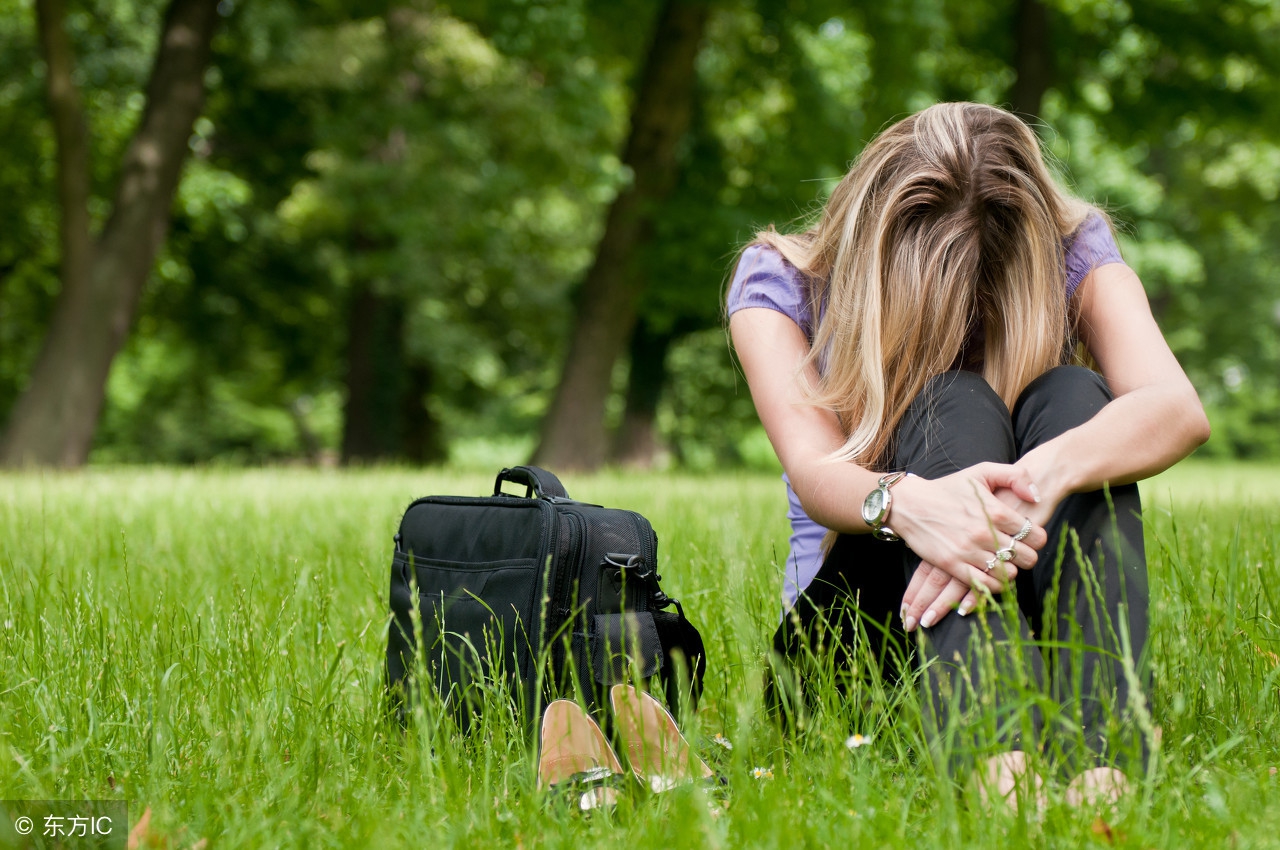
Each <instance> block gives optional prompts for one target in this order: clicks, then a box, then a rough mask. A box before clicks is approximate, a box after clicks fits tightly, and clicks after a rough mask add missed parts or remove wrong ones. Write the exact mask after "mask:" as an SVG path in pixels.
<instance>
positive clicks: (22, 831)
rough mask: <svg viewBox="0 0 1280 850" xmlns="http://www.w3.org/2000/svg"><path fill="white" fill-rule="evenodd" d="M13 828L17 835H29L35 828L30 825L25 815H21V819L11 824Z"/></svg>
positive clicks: (29, 819)
mask: <svg viewBox="0 0 1280 850" xmlns="http://www.w3.org/2000/svg"><path fill="white" fill-rule="evenodd" d="M13 828H14V829H16V830H18V834H19V835H30V834H31V830H32V829H34V828H35V827H34V825H33V824H32V823H31V818H29V817H27V816H26V815H23V816H22V817H20V818H18V819H17V820H16V821H14V822H13Z"/></svg>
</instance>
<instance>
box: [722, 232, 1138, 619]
mask: <svg viewBox="0 0 1280 850" xmlns="http://www.w3.org/2000/svg"><path fill="white" fill-rule="evenodd" d="M1063 247H1064V249H1065V263H1064V264H1065V266H1066V269H1065V271H1066V287H1065V289H1066V297H1067V300H1068V301H1070V300H1071V297H1072V296H1073V295H1075V292H1076V288H1077V287H1079V286H1080V281H1082V280H1084V279H1085V277H1086V276H1087V275H1088V274H1089V272H1091V271H1093V270H1094V269H1096V268H1097V267H1098V266H1103V265H1106V264H1108V263H1123V262H1124V260H1123V259H1122V258H1121V257H1120V249H1119V247H1117V246H1116V241H1115V238H1114V237H1113V236H1112V235H1111V228H1110V227H1108V226H1107V222H1106V219H1104V218H1103V217H1102V216H1100V215H1097V214H1094V215H1091V216H1089V218H1087V219H1085V222H1084V224H1082V225H1081V226H1080V229H1079V230H1077V231H1076V233H1075V235H1074V236H1072V237H1069V238H1068V239H1066V240H1064V242H1063ZM747 307H764V308H766V309H769V310H776V311H777V312H779V313H781V314H783V315H784V316H786V317H787V318H789V319H791V321H793V322H795V323H796V324H797V325H798V326H799V327H800V330H801V332H802V333H804V335H805V338H806V339H807V340H809V342H810V343H812V342H813V335H814V328H813V311H812V309H811V306H810V304H809V303H808V300H807V292H806V288H805V287H804V285H803V284H802V281H801V279H800V273H799V272H797V271H796V269H795V267H794V266H792V265H791V264H790V263H788V262H787V261H786V260H784V259H783V258H782V255H781V254H779V253H778V252H777V251H775V250H774V249H772V248H769V247H768V246H765V245H751V246H749V247H748V248H747V249H746V250H745V251H743V252H742V258H741V259H740V260H739V261H738V268H737V270H736V271H735V272H734V275H733V282H732V283H731V284H730V285H729V297H728V312H729V315H733V314H734V313H736V312H737V311H739V310H742V309H745V308H747ZM782 480H783V481H784V482H786V485H787V519H789V520H790V521H791V552H790V554H789V555H788V557H787V570H786V579H785V581H784V583H783V590H782V600H783V610H784V611H785V610H786V609H788V608H790V607H791V606H792V605H794V604H795V601H796V597H798V596H799V595H800V591H801V590H803V589H804V588H805V587H807V586H808V585H809V582H810V581H812V580H813V577H814V576H815V575H817V574H818V569H819V568H820V567H821V566H822V538H823V536H824V535H825V534H826V531H827V530H826V529H825V528H823V527H822V526H820V525H818V523H816V522H814V521H813V520H812V519H810V518H809V516H808V515H807V514H806V513H805V512H804V508H803V507H801V506H800V499H799V498H797V497H796V493H795V490H793V489H792V488H791V480H790V479H789V478H787V476H786V473H783V475H782Z"/></svg>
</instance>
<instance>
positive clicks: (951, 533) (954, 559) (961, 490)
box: [889, 463, 1047, 631]
mask: <svg viewBox="0 0 1280 850" xmlns="http://www.w3.org/2000/svg"><path fill="white" fill-rule="evenodd" d="M894 491H895V492H894V501H893V509H892V512H891V513H892V515H891V516H890V517H889V522H890V525H891V527H892V528H893V530H894V532H895V533H897V534H898V535H899V536H900V537H902V539H903V540H904V541H906V543H907V545H908V546H909V547H910V548H911V550H912V551H914V552H915V553H916V554H917V555H920V557H921V564H920V567H919V568H918V569H917V570H916V572H915V575H913V576H912V579H911V583H910V584H909V585H908V587H907V592H906V594H905V595H904V597H903V603H902V611H901V614H902V619H903V623H904V625H905V626H906V628H907V631H911V630H913V629H914V628H915V627H916V624H917V623H919V624H922V625H924V626H925V627H926V628H927V627H929V626H932V625H934V624H935V623H937V622H938V621H940V620H941V619H942V618H943V617H944V616H946V615H947V613H949V612H950V611H951V610H952V609H953V608H956V607H957V606H958V607H959V608H960V610H961V613H962V614H967V613H968V612H969V611H970V610H972V608H973V607H974V606H975V605H976V604H977V599H978V597H977V595H976V594H975V593H974V590H976V589H978V588H985V589H986V590H987V591H990V592H991V593H999V592H1001V591H1003V590H1004V589H1005V588H1006V587H1007V586H1008V582H1009V581H1011V580H1012V579H1013V578H1014V577H1015V576H1016V575H1017V571H1018V569H1030V568H1031V567H1033V566H1034V565H1035V563H1036V550H1037V549H1039V548H1040V547H1042V546H1043V545H1044V544H1045V541H1046V539H1047V538H1046V535H1045V531H1044V529H1043V528H1042V527H1041V526H1039V525H1037V524H1035V523H1034V522H1029V520H1028V518H1027V516H1026V515H1025V514H1023V513H1021V512H1019V511H1017V510H1015V509H1013V508H1011V507H1010V506H1009V505H1007V504H1005V501H1004V500H1003V499H1002V498H1000V497H998V496H997V493H999V494H1000V495H1001V496H1003V497H1004V499H1008V500H1009V501H1011V502H1016V503H1017V504H1019V505H1021V504H1023V503H1026V504H1030V505H1036V504H1037V503H1038V501H1039V493H1038V491H1037V489H1036V486H1035V483H1034V482H1033V481H1032V480H1031V478H1030V476H1029V475H1028V473H1027V472H1026V470H1025V469H1022V468H1020V467H1018V466H1011V465H1007V464H997V463H983V464H978V465H976V466H972V467H969V468H968V469H962V470H960V471H959V472H956V473H953V474H951V475H948V476H945V477H943V478H938V479H933V480H927V479H923V478H916V477H911V478H906V479H903V480H902V481H901V482H899V483H898V485H897V486H896V487H895V488H894ZM1028 526H1029V527H1028ZM1019 536H1021V539H1020V540H1018V539H1015V538H1017V537H1019ZM1002 550H1006V551H1007V552H1008V553H1009V554H1010V557H1009V558H1008V559H1005V560H1002V559H1001V558H1000V557H998V555H997V553H999V552H1001V551H1002Z"/></svg>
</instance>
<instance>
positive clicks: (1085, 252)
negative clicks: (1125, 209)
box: [1063, 210, 1124, 299]
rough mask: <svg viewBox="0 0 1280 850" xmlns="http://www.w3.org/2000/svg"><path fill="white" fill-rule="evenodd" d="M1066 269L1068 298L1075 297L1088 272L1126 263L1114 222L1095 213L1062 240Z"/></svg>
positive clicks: (1097, 212) (1095, 211)
mask: <svg viewBox="0 0 1280 850" xmlns="http://www.w3.org/2000/svg"><path fill="white" fill-rule="evenodd" d="M1063 248H1064V249H1065V250H1064V254H1065V261H1066V267H1067V298H1068V299H1070V298H1071V296H1073V295H1075V292H1076V288H1077V287H1079V286H1080V282H1081V281H1083V280H1084V279H1085V278H1086V277H1088V275H1089V272H1091V271H1093V270H1094V269H1096V268H1097V267H1098V266H1104V265H1106V264H1107V263H1123V262H1124V258H1123V257H1121V256H1120V246H1119V245H1117V244H1116V237H1115V234H1114V233H1112V231H1111V222H1110V221H1108V219H1107V217H1106V216H1105V215H1103V214H1102V213H1101V212H1099V211H1097V210H1094V211H1093V212H1091V213H1089V215H1088V217H1086V218H1085V220H1084V222H1083V223H1081V225H1080V226H1079V227H1078V228H1076V231H1075V233H1072V234H1071V235H1070V236H1068V237H1067V238H1066V239H1064V240H1063Z"/></svg>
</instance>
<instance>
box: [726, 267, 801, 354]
mask: <svg viewBox="0 0 1280 850" xmlns="http://www.w3.org/2000/svg"><path fill="white" fill-rule="evenodd" d="M747 307H764V308H767V309H769V310H776V311H777V312H779V313H781V314H783V315H784V316H786V317H788V318H789V319H791V321H793V322H795V323H796V324H797V325H799V326H800V330H802V331H803V332H804V334H805V336H806V337H810V338H812V336H813V334H812V333H811V332H810V331H811V325H812V320H811V317H810V313H809V309H808V307H807V298H806V296H805V286H804V283H803V281H802V280H801V277H800V272H798V271H797V270H796V268H795V266H793V265H791V264H790V263H788V262H787V261H786V260H785V259H783V257H782V255H781V254H779V253H778V252H777V251H776V250H774V249H773V248H770V247H769V246H767V245H751V246H749V247H748V248H747V249H746V250H745V251H743V252H742V257H741V259H739V260H738V267H737V269H735V270H734V273H733V281H732V282H731V283H730V284H729V296H728V298H727V299H726V308H727V310H728V313H729V315H730V316H732V315H733V314H734V313H736V312H738V311H739V310H743V309H746V308H747Z"/></svg>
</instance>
